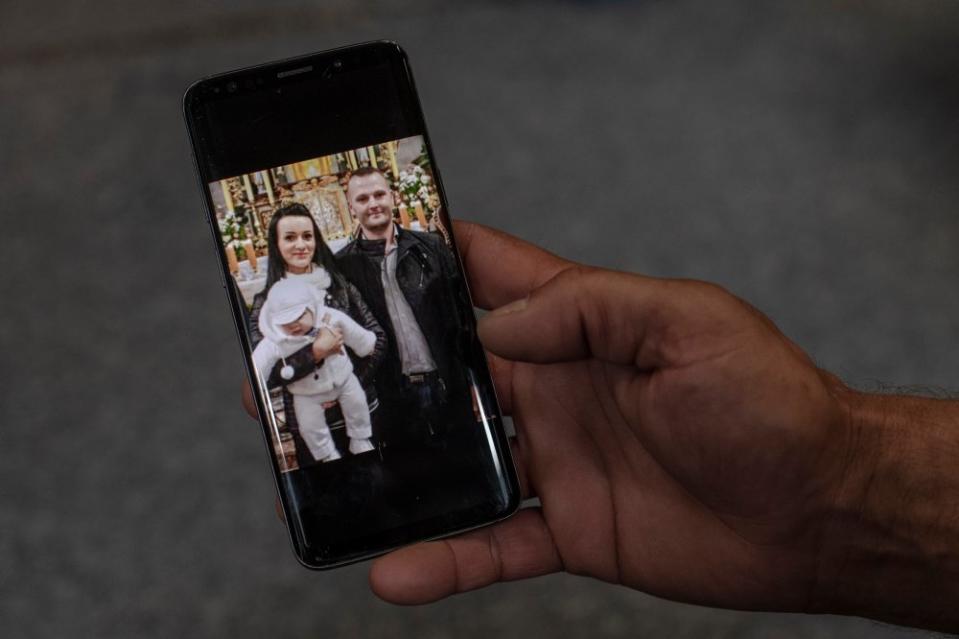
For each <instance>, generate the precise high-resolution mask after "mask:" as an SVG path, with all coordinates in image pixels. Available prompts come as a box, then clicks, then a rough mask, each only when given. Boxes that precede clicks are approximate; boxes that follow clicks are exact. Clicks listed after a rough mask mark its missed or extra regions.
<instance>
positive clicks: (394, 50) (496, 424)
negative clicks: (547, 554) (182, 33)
mask: <svg viewBox="0 0 959 639" xmlns="http://www.w3.org/2000/svg"><path fill="white" fill-rule="evenodd" d="M371 53H372V54H375V55H385V56H387V57H389V58H390V59H391V61H392V63H394V64H395V65H396V66H397V68H400V69H402V77H397V78H396V80H397V82H398V84H399V85H400V86H402V87H403V90H404V91H405V95H403V96H402V97H403V99H404V100H406V101H407V103H406V104H404V108H405V109H408V110H409V113H407V114H406V116H407V117H409V116H410V115H412V116H413V118H412V122H410V124H409V126H410V127H411V128H410V132H412V134H415V135H420V136H422V137H423V140H424V144H425V145H426V149H427V153H428V155H429V157H430V159H431V169H432V173H433V177H434V178H435V181H436V186H437V192H438V195H439V198H440V203H441V213H440V214H441V215H442V218H441V219H442V221H443V222H444V223H445V224H446V226H447V228H448V229H450V231H451V232H450V244H451V246H450V249H451V250H452V252H453V254H454V257H455V260H456V264H457V265H458V268H459V269H460V274H461V276H462V285H463V287H464V288H465V290H466V295H467V296H468V299H469V302H470V305H473V301H472V300H473V297H472V293H471V291H470V289H469V282H468V279H467V277H466V271H465V268H464V266H463V262H462V257H461V255H460V252H459V249H458V247H457V246H456V241H455V237H453V233H452V228H453V227H452V220H451V218H450V214H449V205H448V202H447V199H446V190H445V188H444V187H443V183H442V177H441V175H440V169H439V166H438V163H437V162H436V161H435V158H436V155H435V153H434V151H433V146H432V143H431V141H430V137H429V132H428V130H427V126H426V121H425V117H424V115H423V110H422V107H421V104H420V101H419V96H418V93H417V91H416V85H415V82H414V80H413V73H412V70H411V68H410V65H409V60H408V56H407V54H406V52H405V51H404V50H403V49H402V48H401V47H400V46H399V45H398V44H396V43H395V42H392V41H388V40H380V41H373V42H365V43H360V44H355V45H350V46H345V47H339V48H335V49H330V50H326V51H320V52H317V53H311V54H306V55H301V56H295V57H292V58H286V59H282V60H277V61H273V62H267V63H263V64H258V65H254V66H249V67H244V68H240V69H236V70H233V71H228V72H224V73H218V74H215V75H211V76H207V77H204V78H201V79H200V80H197V81H196V82H194V83H193V84H191V85H190V87H189V88H188V89H187V90H186V92H185V93H184V96H183V110H184V119H185V122H186V126H187V130H188V133H189V140H190V145H191V148H192V151H193V153H192V158H193V166H194V170H195V174H196V177H197V181H198V184H199V187H200V191H201V194H202V196H203V201H204V204H205V206H206V211H205V212H204V218H205V220H206V223H207V225H208V226H209V230H210V234H211V238H212V239H213V241H214V246H215V250H216V253H217V256H218V259H219V274H220V280H221V285H222V286H223V289H224V292H225V293H226V296H227V299H228V300H229V304H230V311H231V314H232V316H233V324H234V330H235V331H236V333H237V338H238V339H239V342H240V345H241V349H242V351H243V361H244V365H245V367H246V373H247V379H248V380H249V382H250V385H251V390H252V396H253V400H254V403H255V405H256V410H257V415H258V421H259V422H260V426H261V433H262V435H263V439H264V443H265V445H266V447H267V451H268V458H269V460H270V467H271V470H272V472H273V479H274V486H275V489H276V491H277V495H278V497H279V502H280V504H281V508H282V510H283V515H284V518H285V521H286V524H287V528H288V530H289V537H290V542H291V546H292V549H293V553H294V555H295V556H296V558H297V560H298V561H299V562H300V563H301V564H302V565H303V566H305V567H307V568H310V569H316V570H326V569H330V568H336V567H339V566H344V565H348V564H351V563H355V562H358V561H363V560H366V559H369V558H372V557H375V556H378V555H381V554H384V553H386V552H389V551H390V550H393V549H395V548H398V547H401V546H404V545H408V544H411V543H415V542H419V541H427V540H431V539H439V538H443V537H448V536H450V535H455V534H459V533H463V532H467V531H469V530H474V529H476V528H480V527H483V526H486V525H489V524H492V523H495V522H497V521H501V520H503V519H506V518H508V517H510V516H511V515H513V514H514V513H515V512H516V511H517V510H518V509H519V506H520V486H519V481H518V478H517V475H516V470H515V466H514V463H513V460H512V453H511V449H510V444H509V439H508V437H507V435H506V432H505V428H504V425H503V420H502V411H501V409H500V407H499V402H498V400H497V398H496V393H495V387H494V386H493V384H492V379H491V377H490V373H489V364H488V362H487V361H486V359H485V356H484V357H483V358H482V359H483V361H482V362H481V367H480V373H481V374H483V375H485V379H484V380H482V381H483V383H484V386H485V387H486V389H487V392H488V396H489V397H490V398H491V399H492V403H493V406H492V408H493V409H494V414H492V415H490V416H489V417H490V419H489V420H488V426H487V428H488V429H489V430H491V431H492V433H488V434H491V435H493V438H492V440H491V443H494V442H495V452H496V454H497V455H498V459H497V460H496V466H497V468H498V469H500V478H501V481H502V483H503V484H504V486H505V489H506V492H507V495H508V497H507V501H506V504H505V507H504V508H502V509H500V510H499V511H498V512H496V513H495V514H494V515H492V516H483V517H481V518H479V519H478V520H476V521H468V522H466V523H464V524H463V525H458V526H454V527H448V526H447V527H443V526H441V525H430V522H431V521H432V520H426V521H425V522H419V523H420V524H421V525H420V526H418V527H417V526H414V525H410V526H409V527H403V528H404V530H407V531H409V534H408V535H406V536H405V538H404V539H403V540H402V541H400V542H398V543H389V544H384V545H382V546H380V547H371V548H370V549H369V550H368V551H365V552H360V553H353V554H350V555H348V556H342V557H337V558H334V559H329V560H328V559H318V558H317V557H316V555H315V554H310V553H309V552H307V548H308V546H309V544H308V540H306V539H305V533H304V531H303V526H302V523H301V522H300V515H299V511H298V510H297V509H296V508H295V507H294V504H292V503H291V500H292V499H293V494H291V493H292V491H293V489H292V488H286V487H284V484H289V482H290V477H289V475H290V473H283V472H281V469H280V466H279V463H278V460H277V458H276V455H275V454H274V449H273V440H272V435H271V423H270V419H269V416H268V415H269V409H268V407H267V406H268V404H267V402H268V400H267V399H266V398H265V397H264V396H263V394H262V393H261V392H259V390H258V389H259V386H260V384H259V382H258V378H257V373H256V370H255V368H254V365H253V362H252V356H251V354H252V350H253V349H252V345H251V343H250V341H249V337H248V335H247V327H246V322H245V312H244V311H245V309H243V308H241V307H240V303H241V302H240V300H239V299H238V296H237V295H236V294H235V293H234V292H233V291H232V290H231V287H230V286H228V284H227V282H228V281H229V278H230V277H231V274H230V271H229V266H228V262H227V257H226V252H225V250H224V248H223V245H222V242H221V239H220V236H219V232H218V227H217V225H216V212H215V211H216V209H215V206H214V203H213V200H212V197H211V195H210V192H209V188H208V185H209V184H210V182H212V181H215V180H217V179H222V177H227V175H226V174H225V173H223V170H222V169H221V171H220V172H219V173H217V172H215V171H211V170H209V169H208V167H207V165H205V164H204V163H203V162H201V155H202V154H204V153H205V152H207V151H209V150H210V149H209V147H208V146H206V144H207V143H206V142H205V141H202V140H201V131H200V128H201V127H200V126H198V123H197V121H196V118H195V117H194V116H195V113H194V110H193V109H194V108H196V107H197V105H198V103H199V101H201V100H203V99H207V98H206V97H204V95H209V93H210V91H211V90H212V88H213V87H217V86H219V87H221V91H223V90H225V87H228V86H229V84H230V83H236V86H238V87H239V86H240V85H241V83H249V82H250V81H251V79H252V81H253V83H254V85H255V84H256V78H257V77H263V76H267V75H270V76H272V75H279V76H280V79H283V78H286V77H291V76H290V75H284V72H286V71H296V70H297V69H303V68H306V67H313V69H314V70H315V69H317V68H322V69H323V74H326V73H328V72H329V70H330V69H336V71H333V72H332V73H335V72H339V70H340V69H344V68H347V69H349V68H354V69H357V68H359V67H356V66H353V65H357V64H361V62H360V61H359V60H362V59H363V56H364V55H369V54H371ZM344 60H346V61H347V62H345V63H344V62H342V61H344ZM343 72H345V71H343ZM303 73H307V72H303ZM291 75H296V74H295V73H294V74H291ZM396 75H399V74H396ZM323 77H324V78H329V77H330V76H327V75H324V76H323ZM237 90H239V88H238V89H237ZM262 90H265V89H262ZM201 94H202V95H201ZM227 99H228V98H227ZM348 137H352V133H350V134H348ZM394 139H399V137H397V138H394ZM361 141H362V140H361ZM381 141H383V140H381ZM358 146H361V145H360V144H352V145H344V146H342V147H341V149H340V150H342V149H346V148H353V147H358ZM320 154H321V151H320V150H317V151H315V152H312V156H313V157H316V156H319V155H320ZM307 157H309V154H307V155H304V156H302V157H300V158H298V159H295V160H294V159H293V157H292V155H291V157H290V160H289V161H301V160H304V159H307ZM279 165H280V162H278V161H277V160H276V159H275V158H274V159H271V160H264V161H263V162H262V163H261V164H260V166H259V167H253V166H251V167H250V171H246V172H252V171H253V170H264V168H266V167H269V166H279ZM227 172H228V171H227ZM238 174H240V173H239V172H237V173H233V174H232V175H238ZM217 175H219V177H215V176H217ZM230 177H232V176H230ZM468 316H469V317H470V318H471V321H472V323H473V329H474V331H475V321H476V317H475V311H474V310H473V309H470V313H469V314H468ZM481 352H482V351H481ZM471 364H479V362H471ZM291 472H297V471H291ZM463 512H468V511H463ZM439 519H442V518H439ZM389 532H391V531H389V530H387V531H383V534H384V535H386V534H387V533H389Z"/></svg>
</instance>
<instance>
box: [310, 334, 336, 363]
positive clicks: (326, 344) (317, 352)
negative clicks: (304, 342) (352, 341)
mask: <svg viewBox="0 0 959 639" xmlns="http://www.w3.org/2000/svg"><path fill="white" fill-rule="evenodd" d="M342 350H343V332H342V331H341V330H340V329H338V328H333V329H330V328H321V329H320V331H319V333H318V334H317V336H316V340H315V341H314V342H313V357H314V359H316V360H317V361H319V360H321V359H323V358H324V357H326V356H328V355H332V354H333V353H336V352H342Z"/></svg>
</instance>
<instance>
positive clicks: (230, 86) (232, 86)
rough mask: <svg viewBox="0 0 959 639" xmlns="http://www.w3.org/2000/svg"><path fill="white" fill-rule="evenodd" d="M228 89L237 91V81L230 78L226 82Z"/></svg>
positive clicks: (231, 91) (233, 91)
mask: <svg viewBox="0 0 959 639" xmlns="http://www.w3.org/2000/svg"><path fill="white" fill-rule="evenodd" d="M226 90H227V91H229V92H230V93H236V81H234V80H230V81H229V82H227V83H226Z"/></svg>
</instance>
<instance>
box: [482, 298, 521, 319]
mask: <svg viewBox="0 0 959 639" xmlns="http://www.w3.org/2000/svg"><path fill="white" fill-rule="evenodd" d="M527 304H529V297H524V298H522V299H518V300H515V301H512V302H510V303H509V304H507V305H505V306H500V307H499V308H497V309H493V310H492V311H490V313H489V314H490V315H493V316H497V315H509V314H510V313H518V312H520V311H522V310H524V309H525V308H526V305H527Z"/></svg>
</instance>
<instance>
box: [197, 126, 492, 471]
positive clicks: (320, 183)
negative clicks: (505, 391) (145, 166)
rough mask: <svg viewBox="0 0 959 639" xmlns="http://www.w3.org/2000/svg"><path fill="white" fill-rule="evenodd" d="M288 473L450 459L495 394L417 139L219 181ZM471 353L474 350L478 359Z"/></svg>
mask: <svg viewBox="0 0 959 639" xmlns="http://www.w3.org/2000/svg"><path fill="white" fill-rule="evenodd" d="M209 190H210V195H211V197H212V200H213V203H214V206H215V212H216V219H217V225H218V229H219V238H220V241H221V245H222V249H223V254H224V256H225V260H226V263H227V265H228V268H229V271H230V275H231V278H230V281H229V283H228V284H229V286H230V287H232V290H233V293H234V294H235V295H236V296H237V300H238V301H239V302H240V304H241V306H242V307H243V309H244V310H245V324H246V332H247V336H248V337H249V342H250V345H251V347H252V348H253V355H252V359H253V362H254V367H255V369H256V372H257V379H258V382H259V388H260V391H261V392H262V394H263V397H265V398H267V400H268V403H269V405H268V407H267V408H268V413H269V416H268V417H269V422H270V430H271V439H272V444H273V448H274V453H275V455H276V460H277V464H278V466H279V468H280V470H281V472H291V471H295V470H298V469H303V468H307V467H315V466H317V465H325V464H349V463H350V462H351V460H355V459H359V458H362V459H366V460H371V459H374V460H375V459H378V460H388V459H389V458H390V457H391V456H396V455H400V456H401V455H403V454H404V452H405V451H440V452H441V451H443V450H446V448H447V447H448V446H449V445H450V440H451V437H452V438H454V439H455V433H451V432H450V430H451V429H455V428H461V427H463V426H462V425H464V424H465V425H466V427H469V426H470V425H473V426H475V425H477V424H482V423H484V422H485V420H486V413H488V411H489V402H490V401H491V400H490V399H487V398H485V396H484V394H483V393H482V392H480V391H479V390H478V389H477V385H476V384H475V383H474V380H472V379H471V376H472V375H473V373H472V372H471V369H470V368H469V367H468V366H466V365H464V362H465V361H468V358H469V356H470V349H471V348H474V349H475V346H472V345H473V344H475V339H474V336H473V335H472V321H471V318H470V317H467V316H466V313H467V312H470V305H469V303H468V298H467V294H466V292H465V291H466V288H465V285H464V283H463V282H462V276H461V275H460V270H459V268H458V265H457V262H456V257H455V255H454V253H453V251H452V250H451V238H450V232H451V229H450V228H448V222H447V220H448V218H447V217H446V216H445V214H443V212H442V211H441V207H442V204H441V202H442V198H441V197H440V194H439V192H438V190H437V183H436V180H435V177H434V174H433V169H432V166H431V162H430V157H429V153H428V151H427V146H426V144H425V142H424V139H423V138H422V137H421V136H416V137H409V138H404V139H400V140H391V141H386V142H383V143H380V144H373V145H370V146H365V147H361V148H353V149H347V150H344V151H342V152H339V153H334V154H331V155H325V156H322V157H314V158H306V159H304V160H302V161H299V162H295V163H293V164H287V165H284V166H275V167H265V168H263V169H262V170H260V171H256V172H254V173H248V174H244V175H237V176H233V177H230V178H226V179H222V180H218V181H216V182H212V183H210V184H209ZM474 355H475V353H474Z"/></svg>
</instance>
